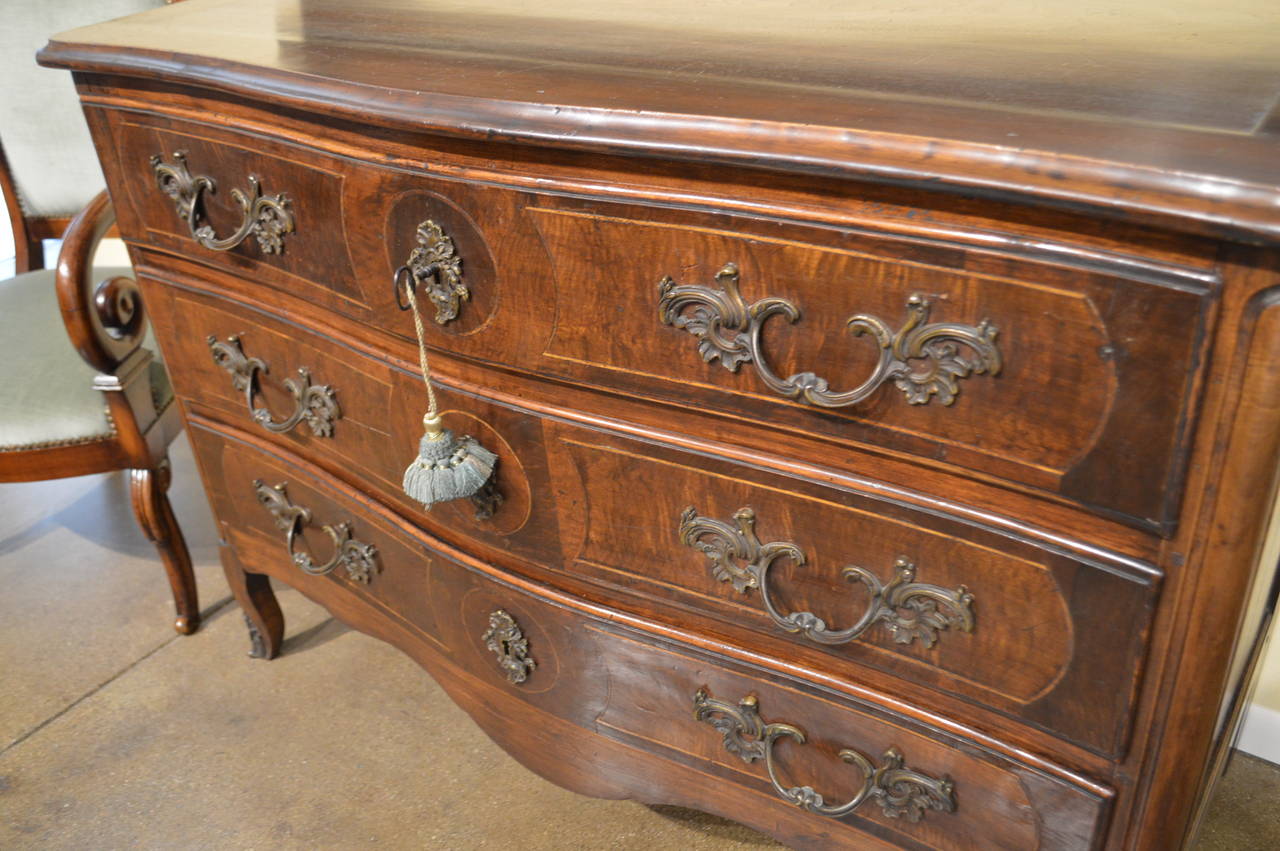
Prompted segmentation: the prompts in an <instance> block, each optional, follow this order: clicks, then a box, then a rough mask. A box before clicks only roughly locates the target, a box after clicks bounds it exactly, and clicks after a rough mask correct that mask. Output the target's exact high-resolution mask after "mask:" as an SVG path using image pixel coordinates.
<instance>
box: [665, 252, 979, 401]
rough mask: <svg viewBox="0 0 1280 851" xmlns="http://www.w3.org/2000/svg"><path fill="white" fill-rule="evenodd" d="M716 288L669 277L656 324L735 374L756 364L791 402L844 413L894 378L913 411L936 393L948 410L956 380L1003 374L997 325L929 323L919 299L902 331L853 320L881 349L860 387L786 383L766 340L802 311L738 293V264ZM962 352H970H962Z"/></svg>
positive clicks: (795, 379) (911, 302) (854, 328)
mask: <svg viewBox="0 0 1280 851" xmlns="http://www.w3.org/2000/svg"><path fill="white" fill-rule="evenodd" d="M716 282H717V283H719V284H720V287H721V288H720V289H712V288H711V287H703V286H696V285H688V284H677V283H676V282H675V281H673V280H672V279H671V278H669V277H667V278H663V279H662V281H661V282H660V284H659V293H660V298H659V300H658V318H659V319H660V320H661V321H662V323H663V324H664V325H671V326H674V327H676V328H682V329H684V330H685V331H687V332H688V333H689V334H691V335H693V336H694V337H696V338H697V340H698V353H699V354H701V355H702V359H703V360H704V361H706V362H708V363H710V362H711V361H713V360H717V359H719V361H720V363H721V364H722V365H723V366H724V368H725V369H727V370H729V371H730V372H737V371H738V367H739V366H740V365H741V364H744V363H749V364H753V365H754V366H755V368H756V372H757V374H759V376H760V378H761V380H763V381H764V383H765V384H766V385H768V386H769V389H771V390H773V391H774V392H775V393H779V394H781V395H783V396H785V397H787V398H788V399H796V398H798V399H800V400H802V401H805V402H808V403H809V404H811V405H818V406H820V407H823V408H843V407H846V406H848V405H855V404H857V403H858V402H861V401H862V400H863V399H866V398H867V397H868V396H870V395H871V394H872V393H874V392H875V391H876V390H878V389H879V388H880V385H882V384H884V383H885V382H886V381H890V380H891V381H893V383H894V384H895V385H897V387H898V389H899V390H901V391H902V392H903V393H905V394H906V396H907V401H908V402H909V403H911V404H912V405H923V404H926V403H927V402H928V401H929V400H930V399H931V398H932V397H933V396H935V395H936V396H937V397H938V401H939V402H941V403H942V404H944V405H950V404H951V403H952V402H954V401H955V398H956V394H957V393H959V392H960V387H959V384H958V383H957V379H960V378H966V377H968V376H969V375H970V374H982V373H990V374H991V375H996V374H998V373H999V372H1000V366H1001V359H1000V350H999V349H998V348H996V343H995V339H996V327H995V326H994V325H992V324H991V322H990V321H988V320H986V319H984V320H982V321H981V322H979V323H978V325H977V326H976V327H975V326H971V325H960V324H958V323H953V322H935V323H932V324H929V322H928V320H929V309H930V308H929V300H928V299H927V298H926V297H925V296H923V295H920V294H919V293H917V294H914V295H912V296H910V297H909V298H908V299H907V320H906V322H905V323H904V324H903V326H902V327H901V328H899V329H898V330H897V331H892V330H891V329H890V328H889V325H888V324H887V323H886V322H885V321H884V320H882V319H879V318H877V317H875V316H868V315H865V314H857V315H855V316H851V317H849V320H848V323H847V327H848V328H849V331H850V333H852V334H853V336H855V337H861V336H863V335H864V334H869V335H871V337H872V338H874V340H875V342H876V345H877V346H878V347H879V349H880V359H879V361H878V363H877V364H876V367H875V369H874V370H873V371H872V373H871V375H870V376H868V377H867V379H866V381H864V382H862V384H860V385H859V386H858V387H856V388H854V389H853V390H849V391H846V392H843V393H835V392H832V391H831V389H830V386H829V385H828V383H827V380H826V379H825V378H820V377H818V376H817V375H815V374H814V373H812V372H798V373H796V374H795V375H793V376H791V377H790V378H787V379H785V380H784V379H782V378H780V377H778V376H777V375H776V374H774V372H773V370H772V369H770V367H769V363H768V361H767V360H765V357H764V353H763V351H762V345H761V341H760V334H761V331H762V329H763V328H764V324H765V322H767V321H768V320H769V318H770V317H771V316H783V317H785V318H786V319H787V321H788V322H796V321H798V320H799V319H800V308H798V307H796V306H795V304H793V303H792V302H790V301H788V300H787V299H784V298H775V297H768V298H762V299H760V300H759V301H757V302H756V303H754V304H751V305H748V304H747V301H746V299H744V298H743V297H742V293H741V292H740V291H739V290H738V267H737V266H735V265H734V264H732V263H728V264H726V265H725V266H724V268H722V269H721V270H720V271H719V272H717V273H716ZM958 346H964V347H965V348H967V349H968V350H969V353H968V354H962V353H961V351H960V349H959V348H958Z"/></svg>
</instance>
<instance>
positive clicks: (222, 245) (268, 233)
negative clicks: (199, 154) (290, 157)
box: [151, 151, 293, 254]
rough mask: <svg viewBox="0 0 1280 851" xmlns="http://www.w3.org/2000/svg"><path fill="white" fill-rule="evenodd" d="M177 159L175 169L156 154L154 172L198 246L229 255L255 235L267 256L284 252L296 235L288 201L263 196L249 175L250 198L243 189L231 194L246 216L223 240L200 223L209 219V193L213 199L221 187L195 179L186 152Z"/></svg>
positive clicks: (205, 180)
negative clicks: (205, 200) (287, 237)
mask: <svg viewBox="0 0 1280 851" xmlns="http://www.w3.org/2000/svg"><path fill="white" fill-rule="evenodd" d="M173 159H174V162H173V164H172V165H171V164H169V163H166V162H165V161H164V159H163V158H162V157H161V156H160V155H159V154H156V155H155V156H153V157H152V158H151V170H152V171H154V172H155V175H156V185H157V186H159V187H160V191H161V192H163V193H164V194H166V195H168V196H169V197H170V198H171V199H172V200H173V203H174V206H175V207H177V209H178V215H179V216H181V217H182V220H183V221H184V222H186V223H187V227H188V229H190V231H191V236H192V237H193V238H194V239H195V240H196V242H198V243H200V244H201V245H203V246H204V247H205V248H209V249H212V250H213V251H229V250H231V249H232V248H235V247H236V246H237V245H239V244H240V243H242V242H244V241H245V240H246V239H247V238H248V237H249V235H250V234H252V235H253V236H254V237H256V238H257V240H258V247H259V248H261V249H262V253H263V254H281V253H283V252H284V236H285V234H289V233H293V213H291V212H290V211H289V199H288V198H287V197H285V196H284V195H276V196H274V197H273V196H270V195H263V194H262V184H261V183H260V182H259V181H258V178H257V177H255V176H253V175H249V193H248V194H245V193H244V192H242V191H241V190H239V189H232V190H231V198H232V199H233V200H234V201H235V202H236V206H238V207H239V208H240V212H241V214H242V216H243V217H242V218H241V220H240V226H239V227H237V228H236V231H235V233H233V234H231V236H228V237H227V238H225V239H219V238H218V236H217V234H215V233H214V231H213V225H210V224H208V223H207V222H206V223H205V224H201V223H200V222H201V220H203V219H204V218H205V216H204V205H203V203H201V199H202V197H203V195H204V193H205V192H208V193H209V194H210V195H212V194H213V193H215V192H217V191H218V186H217V184H216V183H214V181H213V178H211V177H206V176H204V175H199V176H196V177H192V176H191V172H190V171H189V170H188V169H187V157H186V154H185V153H183V152H182V151H177V152H175V153H174V155H173Z"/></svg>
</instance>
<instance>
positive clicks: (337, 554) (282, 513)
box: [253, 479, 378, 585]
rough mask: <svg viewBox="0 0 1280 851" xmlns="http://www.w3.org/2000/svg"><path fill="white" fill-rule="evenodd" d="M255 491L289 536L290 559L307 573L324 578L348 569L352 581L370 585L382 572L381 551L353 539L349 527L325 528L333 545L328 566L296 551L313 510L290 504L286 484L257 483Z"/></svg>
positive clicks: (341, 525)
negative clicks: (340, 569)
mask: <svg viewBox="0 0 1280 851" xmlns="http://www.w3.org/2000/svg"><path fill="white" fill-rule="evenodd" d="M253 490H254V493H256V494H257V496H258V503H259V504H260V505H262V507H263V508H265V509H267V511H269V512H271V516H272V517H274V518H275V521H276V526H277V527H279V528H280V530H281V531H283V532H285V533H286V534H285V548H286V549H287V550H288V551H289V558H290V559H292V561H293V563H294V564H295V565H297V567H298V569H299V570H301V571H302V572H303V573H308V574H310V575H312V576H323V575H325V574H326V573H331V572H333V571H334V570H335V569H337V568H339V567H342V568H345V569H346V572H347V578H348V579H351V580H353V581H355V582H361V583H364V584H366V585H367V584H368V583H369V580H370V578H372V576H373V574H375V573H377V572H378V550H377V548H376V547H374V546H373V544H366V543H364V542H363V541H358V540H356V539H355V538H353V537H351V524H349V523H338V524H337V525H334V526H322V527H321V528H322V529H323V530H324V532H325V534H327V535H328V536H329V540H331V541H333V556H332V557H331V558H330V559H329V560H328V561H326V562H325V563H324V564H316V563H315V561H314V560H313V559H312V558H311V556H310V555H308V554H307V553H301V552H298V551H296V550H295V549H294V545H295V544H296V542H297V538H298V535H299V534H300V533H301V532H302V527H303V526H305V525H307V524H308V523H310V522H311V509H309V508H303V507H302V506H300V505H294V504H293V503H291V502H289V496H288V494H286V493H285V483H284V482H281V483H280V484H278V485H276V486H274V487H272V486H270V485H267V484H264V483H263V481H262V480H261V479H255V480H254V482H253Z"/></svg>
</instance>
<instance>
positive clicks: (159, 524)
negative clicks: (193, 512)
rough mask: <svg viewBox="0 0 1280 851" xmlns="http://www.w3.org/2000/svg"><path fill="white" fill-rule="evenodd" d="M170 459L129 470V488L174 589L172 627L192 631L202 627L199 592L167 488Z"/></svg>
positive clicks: (139, 518)
mask: <svg viewBox="0 0 1280 851" xmlns="http://www.w3.org/2000/svg"><path fill="white" fill-rule="evenodd" d="M169 478H170V474H169V459H168V458H165V459H162V460H161V461H160V463H159V464H157V465H156V466H155V467H153V468H151V469H149V470H148V469H138V470H130V471H129V492H130V495H131V496H132V501H133V514H134V516H135V517H137V518H138V525H139V526H141V527H142V531H143V533H144V534H145V535H146V536H147V538H148V540H150V541H151V543H153V544H155V547H156V551H157V552H159V554H160V561H161V562H162V563H163V564H164V571H165V573H166V574H167V575H168V577H169V587H170V588H171V589H172V590H173V607H174V609H175V611H176V612H177V617H176V618H174V621H173V628H174V629H176V630H177V631H178V632H179V633H181V634H182V635H190V634H191V633H193V632H195V631H196V630H197V629H199V628H200V603H199V601H198V599H197V596H196V577H195V573H194V572H193V571H192V569H191V554H190V553H189V552H188V551H187V542H186V539H184V538H183V537H182V529H181V528H180V527H179V526H178V519H177V518H176V517H174V515H173V507H172V506H170V505H169V498H168V497H167V496H165V491H167V490H168V489H169Z"/></svg>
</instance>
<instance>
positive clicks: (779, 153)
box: [40, 0, 1280, 851]
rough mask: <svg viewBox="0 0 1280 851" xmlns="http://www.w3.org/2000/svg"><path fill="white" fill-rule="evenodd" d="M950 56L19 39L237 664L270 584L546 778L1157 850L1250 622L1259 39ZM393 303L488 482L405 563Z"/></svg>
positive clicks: (1271, 399) (433, 523)
mask: <svg viewBox="0 0 1280 851" xmlns="http://www.w3.org/2000/svg"><path fill="white" fill-rule="evenodd" d="M971 5H972V4H960V3H955V4H947V3H943V4H926V5H925V6H923V7H920V8H919V9H918V10H916V11H903V10H902V7H901V4H897V3H887V2H869V3H860V4H854V3H849V4H845V3H835V2H831V3H827V2H823V3H816V4H805V5H804V6H797V4H790V3H782V2H765V0H744V2H729V0H704V2H703V3H701V4H695V3H688V2H681V3H675V2H670V0H653V2H645V3H627V4H622V8H611V7H610V5H609V4H601V3H598V2H591V3H588V2H585V0H546V1H545V2H541V3H538V4H520V3H515V2H507V3H502V2H494V0H487V2H486V1H485V0H481V2H469V3H468V2H462V0H419V2H410V0H377V2H366V3H350V2H339V0H292V2H284V0H282V2H279V3H276V4H272V3H268V2H262V0H196V2H187V3H182V4H179V5H176V6H171V7H168V8H164V9H161V10H158V11H155V12H152V13H148V14H145V15H142V16H138V17H135V18H129V19H124V20H121V21H115V22H111V23H106V24H102V25H99V26H95V27H91V28H87V29H82V30H77V31H74V32H71V33H67V34H64V35H61V36H58V37H56V38H55V39H54V40H53V41H52V42H51V43H50V45H49V46H48V47H47V48H46V49H45V50H44V51H43V52H42V54H41V56H40V61H41V62H43V63H44V64H45V65H49V66H53V67H56V68H65V69H70V70H71V71H73V72H74V74H75V79H76V83H77V85H78V87H79V92H80V95H81V98H82V99H83V103H84V107H85V114H86V116H87V119H88V122H89V125H90V127H91V128H92V132H93V136H94V139H95V140H96V144H97V147H98V151H99V154H100V157H101V160H102V164H103V168H104V170H105V172H106V175H107V181H108V184H109V186H110V191H111V196H112V199H113V201H114V204H115V207H116V211H117V214H118V217H119V227H120V231H121V233H122V234H123V235H124V237H125V239H126V240H127V241H128V243H129V247H130V251H131V253H132V257H133V260H134V264H135V269H136V271H137V274H138V277H139V280H140V281H141V284H142V287H143V292H144V295H145V299H146V306H147V309H148V311H149V313H150V316H151V320H152V323H153V325H154V329H155V334H156V337H157V338H158V341H159V345H160V348H161V350H162V351H163V355H164V358H165V360H166V362H167V363H168V365H169V368H170V370H171V372H172V376H173V383H174V386H175V388H176V391H177V393H178V395H179V396H180V398H181V400H182V403H183V406H184V409H185V413H186V418H187V423H188V425H189V429H190V435H191V441H192V443H193V445H194V447H195V451H196V455H197V458H198V460H199V463H200V467H201V471H202V475H203V479H204V483H205V485H206V487H207V489H208V493H209V496H210V499H211V501H212V503H213V506H214V510H215V512H216V514H217V518H218V522H219V524H220V529H221V533H222V538H223V542H224V546H223V551H222V554H223V561H224V564H225V567H226V572H227V576H228V577H229V579H230V582H231V585H232V588H233V589H234V591H235V594H236V597H237V599H238V600H239V602H240V605H241V606H242V608H243V609H244V612H245V616H246V618H247V620H248V623H249V629H250V634H251V637H252V642H253V645H252V646H253V655H255V656H262V657H267V658H270V657H271V656H273V655H275V654H276V653H277V651H278V650H279V647H280V643H281V637H282V633H283V631H284V624H283V622H282V618H281V615H280V610H279V608H278V607H277V605H276V603H275V600H274V598H273V597H272V592H271V586H270V584H269V581H268V577H270V579H272V580H276V581H279V582H284V583H286V584H288V585H290V586H292V587H295V588H297V589H298V590H300V591H301V592H302V593H304V594H306V595H307V596H308V597H310V598H312V599H314V600H316V601H318V602H319V603H321V604H322V605H324V606H325V607H326V608H327V609H329V611H331V612H332V613H333V614H334V615H335V616H336V617H338V618H340V619H341V620H343V621H344V622H346V623H348V624H350V625H351V626H353V627H355V628H356V629H359V630H361V631H364V632H367V633H369V634H371V635H374V636H377V637H378V638H380V639H383V640H385V641H387V642H390V643H392V644H394V645H395V646H396V647H398V648H400V649H401V650H403V651H404V652H405V653H406V654H408V655H409V656H411V657H412V658H413V659H415V660H416V661H418V662H419V663H421V665H422V666H423V667H424V668H426V670H427V671H428V672H429V673H430V674H431V675H432V676H433V677H435V678H436V679H437V680H438V681H439V682H440V683H441V684H442V685H443V686H444V688H445V689H446V690H447V691H448V692H449V694H450V695H451V696H452V697H453V699H454V700H456V701H457V702H458V704H459V705H461V706H462V707H463V708H464V709H465V710H466V711H467V712H468V713H469V714H470V715H471V716H472V717H473V718H474V719H475V722H476V723H477V724H479V725H480V726H481V727H483V728H484V730H485V731H486V732H487V733H488V734H489V735H491V736H492V737H493V738H494V739H495V740H496V741H497V742H499V743H500V744H501V745H502V747H504V748H505V749H507V750H508V751H509V752H510V753H511V754H512V755H513V756H515V757H516V758H517V759H519V760H520V761H521V762H522V763H524V764H525V765H527V766H528V767H529V768H531V769H533V770H534V771H536V772H538V773H539V774H541V775H543V776H545V777H547V778H549V779H551V780H553V781H555V782H557V783H560V784H563V785H564V786H567V787H569V788H571V789H574V790H578V791H580V792H584V793H586V794H590V795H597V796H608V797H630V798H636V799H639V800H642V801H649V802H664V803H674V804H681V805H685V806H690V807H696V808H699V809H702V810H706V811H709V812H713V813H717V814H720V815H723V816H727V817H729V818H733V819H737V820H739V821H741V822H743V823H745V824H748V825H751V826H754V827H756V828H759V829H761V830H764V831H767V832H769V833H771V834H773V835H774V836H777V837H779V838H780V839H782V840H783V841H785V842H787V843H790V844H792V845H794V846H795V847H798V848H827V847H833V848H834V847H851V848H876V849H880V848H895V847H901V848H911V849H923V848H937V849H960V848H969V849H994V848H1004V849H1028V848H1044V849H1083V848H1109V849H1118V848H1144V849H1160V851H1165V849H1170V848H1175V847H1178V846H1180V845H1181V844H1183V843H1184V842H1187V841H1189V837H1190V836H1191V835H1192V833H1193V831H1194V826H1195V823H1196V819H1197V813H1198V808H1199V806H1200V805H1201V803H1202V802H1203V799H1204V796H1205V795H1206V794H1207V790H1208V789H1209V788H1210V787H1211V785H1212V782H1213V780H1214V779H1215V777H1216V776H1217V774H1218V773H1219V772H1220V769H1221V765H1222V761H1223V759H1224V758H1225V755H1226V753H1227V751H1228V745H1229V743H1230V738H1231V736H1232V735H1233V731H1234V729H1235V726H1236V722H1237V718H1238V714H1239V708H1240V702H1241V701H1242V699H1243V698H1241V697H1240V695H1241V694H1242V692H1243V691H1244V689H1245V688H1246V687H1247V684H1248V680H1249V675H1250V672H1251V669H1252V663H1253V660H1254V659H1255V658H1256V653H1257V643H1258V642H1257V636H1258V635H1260V629H1261V627H1262V626H1264V625H1265V623H1266V622H1267V621H1268V619H1269V615H1270V611H1271V603H1272V600H1273V595H1270V594H1269V592H1270V590H1271V582H1272V576H1273V575H1274V564H1275V561H1276V559H1275V553H1274V552H1271V553H1267V552H1264V546H1265V543H1266V539H1267V530H1268V524H1269V521H1270V518H1271V514H1272V508H1273V503H1274V502H1275V499H1274V496H1275V490H1276V487H1275V486H1276V469H1277V460H1278V456H1280V451H1278V450H1280V309H1277V305H1278V304H1280V262H1278V259H1280V254H1278V253H1277V251H1276V243H1277V239H1278V238H1280V137H1278V136H1277V132H1278V131H1280V112H1276V111H1274V107H1275V104H1276V102H1277V100H1276V96H1277V93H1278V92H1280V51H1277V50H1275V49H1274V48H1275V44H1276V41H1277V36H1278V34H1280V26H1278V23H1280V17H1278V12H1280V10H1278V9H1277V8H1276V7H1275V4H1274V3H1259V4H1252V6H1251V4H1248V3H1246V4H1242V6H1241V7H1238V8H1237V9H1235V10H1234V11H1230V12H1225V11H1212V12H1206V11H1204V10H1199V6H1198V5H1196V4H1188V3H1185V2H1183V3H1179V2H1173V3H1172V4H1170V3H1162V4H1158V5H1157V4H1150V5H1149V6H1148V5H1147V4H1138V6H1140V7H1142V8H1125V9H1120V10H1117V9H1110V10H1109V11H1108V12H1107V14H1106V15H1095V14H1094V13H1095V12H1097V11H1098V10H1092V11H1091V10H1090V8H1089V4H1087V3H1084V4H1081V3H1060V4H1049V5H1048V6H1046V5H1045V4H1030V5H1028V4H1017V3H1007V4H1001V3H995V4H984V6H983V8H984V9H985V11H983V12H981V13H978V12H974V11H972V9H971V8H970V7H971ZM1202 5H1204V6H1205V8H1206V9H1207V8H1209V6H1208V4H1202ZM1002 6H1003V8H1002ZM1055 6H1056V8H1055ZM526 7H528V8H526ZM695 7H696V8H695ZM809 7H812V8H809ZM1243 7H1251V8H1250V9H1245V8H1243ZM534 8H536V11H529V10H528V9H534ZM799 9H803V12H801V11H798V10H799ZM1156 10H1158V11H1159V14H1156ZM1269 110H1271V111H1270V112H1269ZM401 267H408V269H409V270H410V271H411V272H413V274H414V276H415V279H416V280H418V281H419V282H420V283H421V284H422V287H423V290H422V291H423V292H425V293H426V294H428V295H429V296H430V300H431V308H432V309H431V310H430V311H428V312H427V315H426V319H427V321H426V323H425V324H426V340H427V344H428V347H429V350H430V354H431V357H432V364H433V370H434V372H435V377H436V384H437V387H438V388H439V395H440V400H441V404H442V406H443V408H444V410H445V411H446V413H445V416H444V420H445V423H446V425H448V426H449V427H450V428H451V429H454V430H455V431H457V432H458V433H467V434H470V435H472V436H474V437H475V438H476V439H477V440H478V441H479V442H480V443H481V444H483V445H484V446H486V447H488V448H489V449H490V450H492V451H494V452H495V453H496V454H497V455H498V459H499V460H498V462H497V468H496V472H495V477H494V478H493V479H492V480H491V481H490V483H489V485H487V486H486V487H485V488H484V489H482V490H481V491H480V492H479V493H478V494H476V495H475V496H474V497H472V498H470V499H466V500H458V501H454V502H450V503H445V504H440V505H437V506H436V507H434V508H432V509H431V510H430V511H424V510H423V509H422V507H421V506H420V505H419V504H418V503H416V502H415V501H414V500H413V499H410V498H409V497H407V496H405V495H404V493H402V491H401V486H400V481H401V476H402V472H403V470H404V468H405V465H406V464H407V463H408V462H409V461H410V460H411V459H412V458H413V457H414V454H415V452H416V450H417V441H418V438H419V436H420V434H421V428H422V426H421V422H420V419H421V416H422V411H423V405H424V398H423V387H422V383H421V373H420V371H419V367H418V356H417V346H416V343H415V337H414V328H413V323H412V319H411V314H409V313H406V312H404V311H403V310H402V309H401V306H400V305H398V295H400V293H399V292H398V290H397V286H396V284H395V283H394V278H395V273H396V270H397V269H400V268H401ZM227 664H235V662H234V660H227ZM334 685H335V688H341V686H342V684H341V683H335V684H334ZM357 727H358V725H357ZM424 770H429V767H424ZM386 817H387V818H395V813H394V812H387V813H386ZM476 817H477V818H483V817H485V816H484V815H483V814H476Z"/></svg>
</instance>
